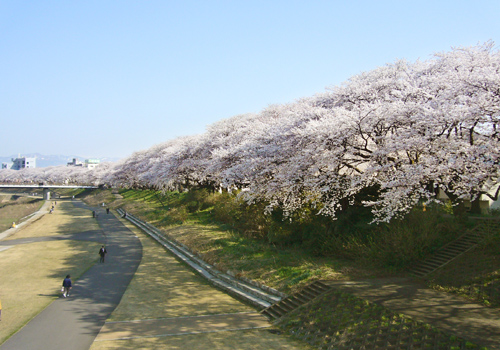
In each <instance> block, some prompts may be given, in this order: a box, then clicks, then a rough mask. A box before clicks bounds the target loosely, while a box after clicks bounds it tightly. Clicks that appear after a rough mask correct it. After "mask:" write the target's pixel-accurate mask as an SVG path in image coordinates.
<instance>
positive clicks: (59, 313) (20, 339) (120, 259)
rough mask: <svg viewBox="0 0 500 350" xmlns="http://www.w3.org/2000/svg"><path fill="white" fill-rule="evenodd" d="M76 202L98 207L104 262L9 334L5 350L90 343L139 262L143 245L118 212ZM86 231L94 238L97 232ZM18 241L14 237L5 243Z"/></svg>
mask: <svg viewBox="0 0 500 350" xmlns="http://www.w3.org/2000/svg"><path fill="white" fill-rule="evenodd" d="M73 203H74V204H75V206H78V207H82V208H87V209H91V210H92V209H94V210H97V211H98V212H99V214H100V215H99V217H98V220H99V224H100V226H101V228H102V233H101V236H100V237H99V240H100V241H103V242H105V244H106V248H107V251H108V255H107V259H106V263H104V264H96V265H94V266H93V267H91V268H90V269H89V270H88V271H87V272H86V273H85V274H84V275H83V276H82V277H81V278H80V279H79V280H78V281H77V283H75V285H74V287H73V289H72V293H71V296H70V297H69V298H60V299H57V300H56V301H54V302H53V303H52V304H51V305H50V306H48V307H47V308H46V309H45V310H43V311H42V312H41V313H40V314H39V315H38V316H36V317H35V318H34V319H32V320H31V321H30V322H29V323H28V324H27V325H26V326H24V327H23V328H22V329H21V330H20V331H19V332H17V333H16V334H15V335H14V336H12V337H11V338H10V339H9V340H7V341H6V342H5V343H4V344H3V345H2V346H1V347H0V349H1V350H11V349H12V350H19V349H30V350H38V349H40V350H42V349H43V350H46V349H72V350H80V349H81V350H83V349H85V350H87V349H89V348H90V346H91V345H92V342H93V341H94V339H95V337H96V336H97V334H98V333H99V331H100V329H101V327H102V326H103V325H104V321H105V320H106V319H107V318H108V317H109V315H110V314H111V312H112V311H113V310H114V309H115V307H116V306H117V305H118V303H119V302H120V299H121V297H122V295H123V293H124V292H125V289H126V288H127V286H128V284H129V282H130V280H131V279H132V277H133V275H134V273H135V271H136V269H137V266H138V265H139V262H140V260H141V256H142V246H141V243H140V240H139V239H138V238H137V237H136V236H135V235H134V234H133V233H132V232H131V231H130V230H129V229H128V228H126V227H125V226H124V225H123V224H122V223H121V222H120V221H119V220H118V219H117V218H115V216H114V215H111V214H109V215H106V213H105V211H104V210H103V209H96V208H88V207H86V206H85V205H84V204H83V203H81V202H79V201H74V202H73ZM89 215H91V213H90V212H89ZM87 234H88V236H94V237H93V238H95V232H93V233H90V232H88V233H87ZM83 235H85V233H83ZM81 236H82V235H76V236H75V235H73V239H77V238H76V237H79V238H78V239H81ZM66 238H67V237H63V238H62V237H61V236H58V237H50V239H66ZM14 243H15V240H12V241H9V242H8V243H6V244H8V245H12V244H14ZM18 243H22V242H18ZM96 254H97V253H96Z"/></svg>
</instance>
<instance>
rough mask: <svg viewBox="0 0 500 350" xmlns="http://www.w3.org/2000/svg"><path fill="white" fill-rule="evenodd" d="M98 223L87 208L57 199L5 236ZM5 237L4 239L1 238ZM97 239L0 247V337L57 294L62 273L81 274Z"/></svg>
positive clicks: (61, 230) (57, 232)
mask: <svg viewBox="0 0 500 350" xmlns="http://www.w3.org/2000/svg"><path fill="white" fill-rule="evenodd" d="M96 228H98V226H97V224H96V223H95V220H93V219H92V218H91V215H89V212H88V211H86V210H81V209H76V208H74V207H73V205H72V204H71V203H70V202H66V203H58V204H57V209H56V211H55V212H54V214H45V215H44V216H43V217H42V218H41V219H39V220H37V221H35V222H33V223H32V224H31V225H29V226H26V227H24V228H22V229H21V230H20V231H18V232H16V233H15V234H14V235H12V236H11V237H9V239H17V238H26V237H42V236H54V235H61V234H68V233H76V232H78V231H85V230H89V229H96ZM6 241H7V242H9V240H6ZM99 246H100V243H97V242H80V241H71V240H67V241H52V242H38V243H28V244H20V245H15V246H11V247H10V248H8V249H5V250H2V251H0V299H1V300H2V306H3V310H2V327H1V328H0V343H2V342H3V341H5V340H6V339H7V337H9V336H10V335H11V334H12V333H13V332H15V331H17V330H18V329H19V328H20V327H22V326H23V325H24V324H25V323H27V322H28V321H29V320H30V319H31V318H33V317H34V316H36V315H37V314H38V313H39V312H40V311H42V310H43V309H44V308H45V307H47V306H48V305H49V304H50V303H51V302H52V301H53V300H54V299H55V298H57V297H58V295H59V292H60V288H61V283H62V279H63V278H64V276H65V275H67V274H71V276H72V277H73V279H77V278H78V277H79V276H81V275H82V274H83V273H84V272H85V271H86V270H87V269H88V268H89V267H90V266H91V265H93V264H94V263H95V262H96V259H95V251H96V250H97V249H98V247H99Z"/></svg>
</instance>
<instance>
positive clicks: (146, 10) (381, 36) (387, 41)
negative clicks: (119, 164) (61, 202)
mask: <svg viewBox="0 0 500 350" xmlns="http://www.w3.org/2000/svg"><path fill="white" fill-rule="evenodd" d="M499 18H500V1H499V0H491V1H482V0H474V1H460V0H453V1H439V0H433V1H427V0H426V1H383V0H377V1H347V0H345V1H333V0H332V1H319V0H318V1H315V0H309V1H305V0H303V1H293V0H287V1H270V0H266V1H259V0H252V1H236V0H235V1H210V0H205V1H185V0H182V1H181V0H179V1H167V0H164V1H138V0H136V1H128V0H115V1H107V0H99V1H92V0H90V1H45V0H44V1H37V0H33V1H23V0H0V117H1V124H0V125H1V128H0V130H1V134H0V156H9V155H11V154H18V153H21V154H23V153H24V154H27V153H33V152H39V153H42V154H66V155H80V156H83V157H126V156H128V155H130V154H132V152H134V151H139V150H144V149H147V148H150V147H151V146H153V145H155V144H158V143H161V142H164V141H167V140H169V139H172V138H175V137H178V136H184V135H193V134H198V133H202V132H204V130H205V126H206V125H208V124H211V123H213V122H216V121H218V120H220V119H223V118H229V117H232V116H234V115H238V114H244V113H248V112H259V111H261V110H262V109H264V108H266V107H267V106H268V105H270V104H276V103H286V102H292V101H294V100H295V99H297V98H301V97H306V96H311V95H314V94H315V93H318V92H322V91H324V90H325V88H326V87H328V86H335V85H339V84H340V83H342V82H343V81H345V80H347V79H348V78H349V77H351V76H353V75H355V74H358V73H360V72H362V71H368V70H372V69H374V68H376V67H378V66H381V65H384V64H386V63H390V62H394V61H395V60H397V59H400V58H405V59H408V60H410V61H414V60H416V59H418V58H420V59H422V60H426V59H429V58H430V57H431V55H432V54H433V53H435V52H440V51H448V50H450V49H451V47H453V46H471V45H476V44H478V43H484V42H486V41H488V40H493V41H494V42H495V44H496V46H495V47H496V48H497V49H498V47H499V45H500V20H499Z"/></svg>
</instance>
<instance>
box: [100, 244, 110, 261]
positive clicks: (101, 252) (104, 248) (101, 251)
mask: <svg viewBox="0 0 500 350" xmlns="http://www.w3.org/2000/svg"><path fill="white" fill-rule="evenodd" d="M107 253H108V251H107V250H106V247H104V246H102V247H101V249H99V255H100V256H101V258H100V259H99V262H102V263H103V262H104V258H105V257H106V254H107Z"/></svg>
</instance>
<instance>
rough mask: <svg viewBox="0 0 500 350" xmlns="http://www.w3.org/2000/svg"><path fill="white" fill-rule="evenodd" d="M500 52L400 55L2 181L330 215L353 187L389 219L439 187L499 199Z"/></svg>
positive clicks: (452, 193)
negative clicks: (213, 119) (107, 153)
mask: <svg viewBox="0 0 500 350" xmlns="http://www.w3.org/2000/svg"><path fill="white" fill-rule="evenodd" d="M499 117H500V54H499V52H498V51H495V50H494V45H493V43H491V42H488V43H486V44H483V45H479V46H475V47H469V48H454V49H452V50H451V51H449V52H443V53H438V54H436V55H435V56H434V57H433V58H432V59H430V60H427V61H417V62H414V63H410V62H407V61H405V60H399V61H397V62H394V63H391V64H387V65H386V66H384V67H380V68H377V69H374V70H372V71H369V72H365V73H362V74H359V75H357V76H354V77H352V78H351V79H349V80H348V81H347V82H345V83H343V84H341V85H340V86H337V87H333V88H330V89H327V90H326V91H325V92H323V93H320V94H317V95H315V96H312V97H307V98H303V99H300V100H297V101H294V102H292V103H288V104H283V105H272V106H269V107H268V108H266V109H264V110H263V111H261V112H260V113H256V114H247V115H240V116H235V117H233V118H229V119H224V120H221V121H219V122H217V123H215V124H212V125H210V126H208V127H207V131H206V132H205V133H203V134H200V135H194V136H187V137H181V138H177V139H174V140H170V141H167V142H165V143H162V144H159V145H156V146H154V147H152V148H150V149H148V150H145V151H140V152H136V153H134V154H132V155H131V156H130V157H128V158H126V159H124V160H122V161H121V162H118V163H116V164H105V165H104V166H103V165H101V166H100V167H98V168H96V169H95V170H86V169H82V168H72V167H64V166H63V167H52V168H41V169H37V168H35V169H24V170H21V171H8V170H3V171H1V172H0V181H2V182H26V181H27V182H29V181H31V182H35V183H36V182H38V181H48V182H57V183H80V184H89V183H92V184H102V183H106V184H110V185H112V186H122V187H138V188H153V189H158V190H172V189H178V188H190V187H200V186H201V187H210V188H213V189H227V190H230V191H232V190H235V189H238V192H239V195H240V196H242V198H244V199H245V200H246V201H248V202H249V203H252V202H255V201H263V202H265V203H266V204H267V205H268V206H267V209H268V210H273V208H275V207H280V208H281V209H282V210H283V211H284V212H285V213H292V212H294V211H296V210H298V209H300V208H302V207H304V206H313V207H316V208H317V209H318V211H319V213H320V214H323V215H327V216H331V217H335V215H336V213H337V212H338V211H339V210H341V208H342V205H343V203H346V202H351V203H352V202H353V201H354V200H355V198H356V196H358V195H359V194H360V193H362V191H364V190H366V189H367V188H376V189H377V195H376V196H372V197H370V198H368V199H367V198H364V200H363V202H362V204H363V205H365V206H369V207H371V208H372V212H373V213H374V215H375V218H376V219H375V220H376V221H389V220H390V219H391V218H393V217H394V216H398V215H402V214H404V213H406V212H408V211H409V210H410V209H411V208H412V207H414V206H415V204H417V203H418V202H419V201H424V202H430V201H435V200H437V199H436V194H437V191H438V190H441V191H443V192H444V193H446V194H447V195H448V197H449V198H450V199H452V200H453V201H459V200H462V199H474V198H477V197H478V196H479V195H487V196H489V197H491V198H493V199H496V198H497V197H498V193H496V192H495V191H496V190H497V188H498V183H499V175H500V174H499V172H500V167H499V159H500V158H499V157H500V143H499V124H498V123H499Z"/></svg>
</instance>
